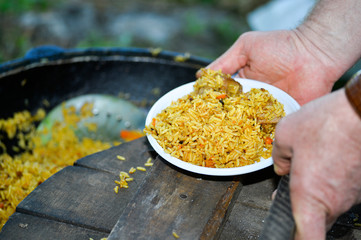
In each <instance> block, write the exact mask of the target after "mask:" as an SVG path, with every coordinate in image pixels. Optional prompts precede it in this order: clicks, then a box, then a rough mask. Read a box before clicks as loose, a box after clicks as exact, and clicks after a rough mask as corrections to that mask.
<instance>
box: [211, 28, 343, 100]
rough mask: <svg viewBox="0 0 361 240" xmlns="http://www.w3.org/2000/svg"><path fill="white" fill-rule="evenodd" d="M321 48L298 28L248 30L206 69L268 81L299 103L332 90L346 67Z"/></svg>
mask: <svg viewBox="0 0 361 240" xmlns="http://www.w3.org/2000/svg"><path fill="white" fill-rule="evenodd" d="M334 66H335V60H333V59H332V58H330V57H329V56H328V55H327V54H326V53H324V52H323V51H321V50H320V49H319V48H317V46H315V45H314V44H313V43H312V42H311V41H310V40H308V39H307V38H306V37H305V36H303V35H302V33H301V32H300V31H298V30H297V29H296V30H284V31H270V32H248V33H245V34H243V35H241V36H240V37H239V38H238V40H237V41H236V42H235V43H234V44H233V46H232V47H231V48H230V49H228V51H227V52H225V53H224V54H223V55H222V56H220V57H219V58H218V59H216V60H215V61H214V62H212V63H211V64H210V65H209V66H207V68H210V69H213V70H222V72H224V73H228V74H234V73H237V72H238V74H239V75H240V77H243V78H248V79H254V80H260V81H263V82H266V83H269V84H272V85H274V86H276V87H278V88H280V89H282V90H284V91H285V92H287V93H288V94H290V95H291V96H292V97H293V98H295V99H296V101H297V102H298V103H300V104H301V105H303V104H305V103H307V102H309V101H311V100H313V99H315V98H318V97H320V96H323V95H325V94H327V93H329V92H330V91H331V90H332V86H333V84H334V82H335V81H337V80H338V79H339V77H340V76H341V75H342V74H343V72H344V71H345V68H346V69H347V66H340V64H338V66H337V68H336V67H334Z"/></svg>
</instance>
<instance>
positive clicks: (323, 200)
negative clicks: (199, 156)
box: [272, 89, 361, 240]
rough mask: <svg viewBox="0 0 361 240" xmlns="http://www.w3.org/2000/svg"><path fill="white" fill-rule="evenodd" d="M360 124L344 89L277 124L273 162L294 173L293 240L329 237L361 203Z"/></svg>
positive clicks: (284, 171) (280, 169) (281, 172)
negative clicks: (342, 218) (341, 218)
mask: <svg viewBox="0 0 361 240" xmlns="http://www.w3.org/2000/svg"><path fill="white" fill-rule="evenodd" d="M360 133H361V120H360V117H359V116H358V115H357V113H356V112H355V111H354V109H353V108H352V106H351V105H350V103H349V102H348V100H347V97H346V94H345V90H344V89H341V90H338V91H336V92H333V93H331V94H328V95H327V96H324V97H322V98H319V99H317V100H314V101H312V102H310V103H308V104H306V105H304V106H303V107H302V108H301V109H300V110H299V111H297V112H295V113H292V114H290V115H288V116H286V117H284V118H283V119H282V120H281V121H280V122H279V123H278V124H277V126H276V133H275V141H274V142H273V151H272V158H273V161H274V169H275V172H276V173H277V174H278V175H285V174H290V197H291V203H292V212H293V216H294V218H295V223H296V237H295V239H307V240H308V239H325V235H326V231H327V230H329V229H330V227H331V226H332V224H333V223H334V222H335V221H336V219H337V217H338V216H340V215H341V214H342V213H344V212H346V211H347V210H348V209H349V208H350V207H352V205H354V204H357V203H360V202H361V178H360V172H361V148H360V145H361V138H360V137H359V136H360Z"/></svg>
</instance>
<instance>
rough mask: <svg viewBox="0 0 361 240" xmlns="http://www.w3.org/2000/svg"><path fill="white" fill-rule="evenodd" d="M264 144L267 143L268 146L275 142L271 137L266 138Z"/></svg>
mask: <svg viewBox="0 0 361 240" xmlns="http://www.w3.org/2000/svg"><path fill="white" fill-rule="evenodd" d="M264 142H265V143H266V144H272V143H273V140H272V138H270V137H266V139H265V140H264Z"/></svg>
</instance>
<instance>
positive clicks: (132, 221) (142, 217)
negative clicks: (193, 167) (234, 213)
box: [108, 157, 241, 240]
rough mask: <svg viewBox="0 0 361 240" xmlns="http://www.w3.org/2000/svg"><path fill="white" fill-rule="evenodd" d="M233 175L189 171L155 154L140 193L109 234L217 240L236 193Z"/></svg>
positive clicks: (130, 237)
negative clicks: (208, 175) (149, 172)
mask: <svg viewBox="0 0 361 240" xmlns="http://www.w3.org/2000/svg"><path fill="white" fill-rule="evenodd" d="M240 190H241V184H240V182H239V181H237V180H236V179H233V178H221V177H217V178H212V177H206V176H200V175H196V174H190V173H188V172H184V171H182V170H180V169H178V168H176V167H174V166H170V165H168V164H167V163H166V162H164V160H163V159H162V158H160V157H158V158H157V159H156V161H155V165H154V166H153V167H152V169H151V174H150V175H148V176H147V177H146V179H145V181H144V184H143V185H142V186H140V189H139V192H138V193H137V194H136V196H135V197H134V199H133V200H132V201H131V202H130V203H129V204H128V206H127V208H126V209H125V210H124V212H123V214H122V215H121V217H120V219H119V221H118V222H117V224H116V226H115V227H114V229H113V230H112V232H111V234H110V235H109V237H108V240H113V239H123V240H126V239H174V236H173V235H172V232H173V231H174V232H176V233H177V234H178V235H179V236H180V238H181V239H216V238H217V236H218V234H219V232H220V230H221V228H222V225H223V223H224V221H225V220H226V218H227V213H228V212H229V211H230V210H231V207H232V202H233V201H234V199H235V196H237V195H238V193H239V191H240Z"/></svg>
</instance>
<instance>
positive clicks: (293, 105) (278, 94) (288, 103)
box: [145, 78, 300, 176]
mask: <svg viewBox="0 0 361 240" xmlns="http://www.w3.org/2000/svg"><path fill="white" fill-rule="evenodd" d="M234 80H236V81H238V82H239V83H240V84H242V86H243V92H248V91H249V90H250V89H251V88H264V89H267V90H268V91H269V92H270V93H271V94H272V95H273V97H275V98H276V99H277V100H278V101H279V102H281V103H282V104H283V105H284V110H285V112H286V115H288V114H290V113H292V112H295V111H297V110H298V109H299V108H300V105H299V104H298V103H297V102H296V101H295V100H294V99H293V98H292V97H291V96H290V95H288V94H287V93H285V92H284V91H282V90H280V89H278V88H276V87H274V86H272V85H269V84H266V83H263V82H259V81H255V80H249V79H244V78H234ZM194 83H195V82H191V83H187V84H184V85H182V86H180V87H177V88H175V89H173V90H171V91H170V92H168V93H167V94H165V95H164V96H163V97H161V98H160V99H159V100H158V101H157V102H156V103H155V104H154V105H153V106H152V108H151V109H150V111H149V113H148V115H147V118H146V120H145V124H146V125H149V124H150V123H151V122H152V119H153V118H154V117H155V116H156V115H157V114H158V113H160V112H161V111H162V110H163V109H165V108H167V107H168V106H169V105H170V104H171V103H172V101H176V100H177V99H179V98H181V97H183V96H185V95H187V94H189V93H191V92H192V91H193V85H194ZM147 138H148V140H149V142H150V144H151V146H152V147H153V148H154V150H155V151H156V152H157V153H158V154H159V155H160V156H161V157H162V158H164V159H165V160H166V161H168V162H170V163H171V164H173V165H175V166H177V167H179V168H182V169H184V170H187V171H190V172H194V173H198V174H204V175H210V176H234V175H241V174H245V173H250V172H254V171H258V170H261V169H263V168H266V167H268V166H270V165H272V164H273V160H272V158H268V159H264V158H261V160H260V161H259V162H257V163H254V164H251V165H247V166H243V167H234V168H208V167H201V166H196V165H194V164H191V163H187V162H184V161H182V160H180V159H178V158H175V157H172V156H171V155H170V154H168V153H166V152H164V150H163V148H162V147H161V146H160V145H159V144H158V142H157V141H156V140H155V139H154V138H153V137H152V135H151V134H147Z"/></svg>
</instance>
